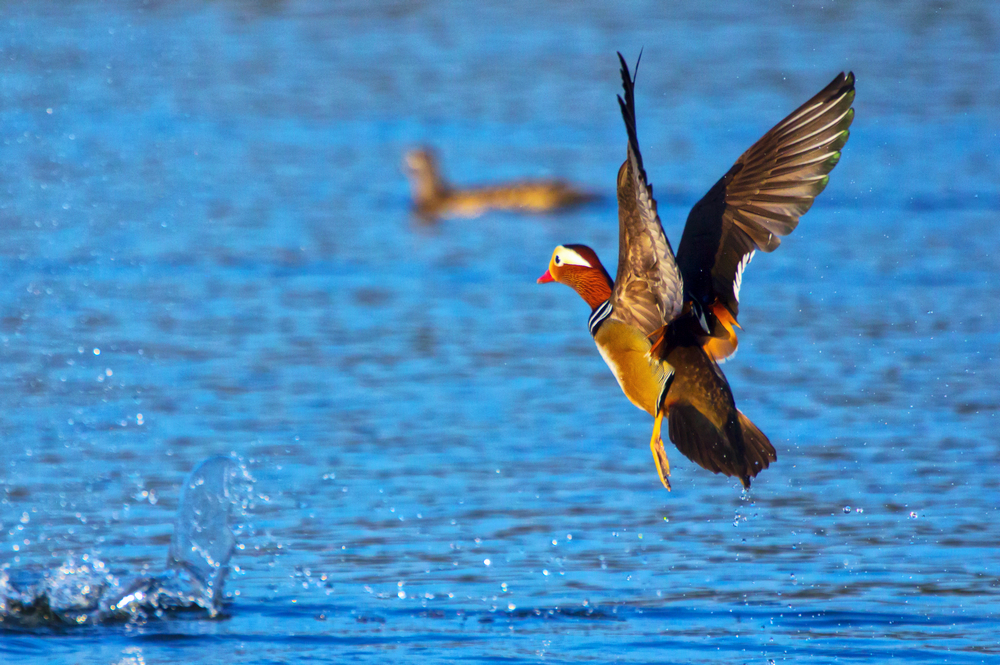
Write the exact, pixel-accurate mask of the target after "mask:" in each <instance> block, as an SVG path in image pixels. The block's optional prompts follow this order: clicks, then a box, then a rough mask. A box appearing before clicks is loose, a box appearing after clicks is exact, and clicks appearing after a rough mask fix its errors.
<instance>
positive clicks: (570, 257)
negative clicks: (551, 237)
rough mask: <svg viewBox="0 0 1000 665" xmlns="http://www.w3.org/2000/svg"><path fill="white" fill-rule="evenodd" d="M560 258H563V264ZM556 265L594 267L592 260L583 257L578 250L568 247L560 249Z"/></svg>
mask: <svg viewBox="0 0 1000 665" xmlns="http://www.w3.org/2000/svg"><path fill="white" fill-rule="evenodd" d="M559 259H562V264H560V263H559ZM556 265H567V266H585V267H587V268H593V266H592V265H590V261H588V260H587V259H585V258H583V257H582V256H580V254H579V253H578V252H574V251H573V250H572V249H569V248H568V247H563V248H561V249H560V250H559V254H558V255H556Z"/></svg>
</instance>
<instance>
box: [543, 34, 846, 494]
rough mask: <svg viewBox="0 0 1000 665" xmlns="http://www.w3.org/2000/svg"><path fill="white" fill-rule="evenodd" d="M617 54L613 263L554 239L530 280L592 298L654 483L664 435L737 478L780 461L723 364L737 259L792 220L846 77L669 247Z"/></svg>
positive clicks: (771, 245)
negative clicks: (643, 431)
mask: <svg viewBox="0 0 1000 665" xmlns="http://www.w3.org/2000/svg"><path fill="white" fill-rule="evenodd" d="M618 58H619V60H620V62H621V74H622V82H623V85H624V89H625V92H624V99H623V98H622V97H619V98H618V102H619V104H620V106H621V111H622V116H623V118H624V120H625V127H626V130H627V132H628V147H627V157H626V159H625V163H624V164H622V166H621V168H620V169H619V171H618V222H619V240H618V270H617V275H616V277H615V279H614V281H612V280H611V276H610V275H609V274H608V272H607V271H606V270H605V269H604V266H602V265H601V262H600V260H599V259H598V258H597V254H596V253H595V252H594V250H592V249H591V248H589V247H587V246H585V245H560V246H559V247H556V248H555V251H554V252H553V253H552V258H551V260H550V261H549V268H548V270H547V271H546V272H545V274H544V275H542V276H541V277H540V278H538V282H539V283H544V282H560V283H563V284H567V285H569V286H571V287H573V289H574V290H575V291H576V292H577V293H579V294H580V296H581V297H582V298H583V299H584V300H585V301H586V302H587V304H588V305H589V306H590V307H591V310H592V313H591V316H590V321H589V327H590V333H591V335H593V337H594V342H595V343H596V344H597V348H598V350H599V351H600V353H601V356H602V357H603V358H604V360H605V362H606V363H607V365H608V367H609V368H610V369H611V371H612V373H613V374H614V375H615V378H616V379H617V380H618V384H619V385H620V386H621V388H622V391H623V392H624V393H625V396H626V397H628V398H629V400H630V401H631V402H632V403H633V404H635V405H636V406H637V407H638V408H640V409H643V410H644V411H646V412H648V413H649V414H650V415H651V416H653V417H654V418H655V423H654V427H653V435H652V437H651V439H650V447H651V449H652V451H653V459H654V461H655V463H656V468H657V471H658V472H659V476H660V480H661V482H662V483H663V485H664V486H665V487H666V488H667V489H670V482H669V480H668V476H669V474H670V466H669V463H668V461H667V456H666V452H665V451H664V447H663V441H662V440H661V438H660V426H661V422H662V420H663V418H664V417H666V418H667V420H668V428H669V433H670V440H671V441H673V443H674V445H676V446H677V448H678V449H679V450H680V451H681V452H682V453H684V455H685V456H687V457H688V458H689V459H691V460H692V461H693V462H695V463H697V464H698V465H700V466H702V467H703V468H705V469H708V470H709V471H713V472H715V473H723V474H725V475H727V476H735V477H737V478H739V480H740V482H741V483H742V484H743V487H744V488H749V487H750V481H751V479H752V478H753V477H754V476H756V475H757V474H758V473H760V471H762V470H763V469H766V468H767V467H768V465H769V464H770V463H771V462H774V461H775V460H776V459H777V453H776V452H775V450H774V446H772V445H771V443H770V441H768V439H767V437H766V436H764V434H763V433H762V432H761V431H760V430H759V429H758V428H757V427H756V426H755V425H754V424H753V423H752V422H750V420H749V419H748V418H747V417H746V416H744V415H743V413H741V412H740V411H739V410H738V409H737V408H736V403H735V400H734V399H733V394H732V391H731V390H730V388H729V382H728V381H727V380H726V377H725V375H724V374H723V373H722V369H721V368H720V367H719V364H718V363H719V362H722V361H723V360H724V359H725V358H727V357H729V356H731V355H732V354H733V353H734V352H735V351H736V346H737V339H736V333H735V330H734V328H738V327H740V326H739V323H737V320H736V316H737V314H738V313H739V295H740V286H741V284H742V279H743V270H744V269H745V268H746V266H747V264H749V263H750V259H751V258H752V257H753V254H754V252H755V251H757V250H758V249H760V250H763V251H765V252H771V251H774V250H775V249H776V248H777V247H778V245H779V244H780V242H781V240H780V238H779V237H778V236H784V235H788V234H789V233H791V232H792V230H794V229H795V227H796V226H797V225H798V221H799V217H801V216H802V215H803V214H805V212H806V211H807V210H809V208H810V206H812V203H813V200H814V199H815V197H816V196H817V195H818V194H819V193H820V192H822V191H823V188H824V187H826V184H827V181H828V180H829V175H828V174H829V173H830V171H831V170H832V169H833V167H834V166H835V165H836V164H837V162H838V161H839V159H840V150H841V148H843V147H844V145H845V144H846V143H847V138H848V135H849V131H848V128H849V127H850V125H851V122H852V120H853V119H854V110H853V109H852V108H851V105H852V103H853V102H854V75H853V74H843V73H841V74H840V75H838V76H837V77H836V78H835V79H834V80H833V81H832V82H831V83H830V84H829V85H828V86H827V87H826V88H824V89H823V90H822V91H821V92H820V93H819V94H817V95H816V96H815V97H813V98H812V99H810V100H809V101H808V102H806V103H805V104H803V105H802V106H801V107H799V108H798V109H797V110H796V111H795V112H794V113H792V114H791V115H789V116H788V117H787V118H785V119H784V120H782V121H781V122H780V123H778V125H776V126H775V127H774V128H773V129H771V131H769V132H768V133H767V134H765V135H764V136H763V137H762V138H761V139H760V140H759V141H757V143H755V144H754V145H753V146H752V147H751V148H750V149H749V150H747V151H746V152H745V153H744V154H743V155H742V156H741V157H740V158H739V159H738V160H737V161H736V164H735V165H734V166H733V167H732V168H731V169H729V172H728V173H726V175H725V176H723V177H722V179H720V180H719V181H718V182H717V183H716V184H715V185H714V186H713V187H712V188H711V189H710V190H709V192H708V194H706V195H705V196H704V198H702V199H701V201H699V202H698V203H697V204H695V206H694V208H693V209H692V210H691V213H690V214H689V215H688V219H687V224H686V225H685V227H684V234H683V235H682V236H681V244H680V247H679V251H678V252H677V255H676V257H675V255H674V251H673V248H672V247H671V245H670V241H669V240H667V237H666V235H665V234H664V231H663V226H662V225H661V223H660V218H659V214H658V212H657V206H656V200H655V199H654V198H653V187H652V185H650V184H649V182H648V181H647V179H646V172H645V169H644V168H643V164H642V155H641V154H640V153H639V141H638V137H637V134H636V127H635V98H634V84H635V79H634V78H631V77H630V75H629V71H628V66H627V65H626V64H625V61H624V59H622V57H621V54H620V53H619V54H618Z"/></svg>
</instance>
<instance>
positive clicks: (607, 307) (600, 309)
mask: <svg viewBox="0 0 1000 665" xmlns="http://www.w3.org/2000/svg"><path fill="white" fill-rule="evenodd" d="M609 316H611V300H605V301H604V302H602V303H601V304H600V305H598V306H597V307H596V308H595V309H594V311H593V312H592V313H591V314H590V320H589V321H587V327H588V328H590V334H591V336H593V335H596V334H597V329H598V328H600V327H601V324H602V323H604V320H605V319H607V318H608V317H609Z"/></svg>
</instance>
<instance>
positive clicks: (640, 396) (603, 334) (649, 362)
mask: <svg viewBox="0 0 1000 665" xmlns="http://www.w3.org/2000/svg"><path fill="white" fill-rule="evenodd" d="M594 342H596V343H597V350H598V351H600V352H601V357H602V358H604V362H606V363H607V365H608V367H609V368H610V369H611V373H612V374H614V375H615V378H616V379H617V380H618V385H620V386H621V388H622V392H623V393H625V397H628V398H629V401H630V402H632V403H633V404H635V405H636V406H637V407H638V408H640V409H642V410H643V411H645V412H647V413H648V414H649V415H651V416H652V415H655V414H656V400H657V399H659V397H660V392H661V391H662V390H663V384H664V382H665V381H666V377H667V372H666V371H665V365H664V363H662V362H660V361H657V360H654V359H652V358H650V357H649V348H650V343H649V340H648V339H646V336H645V335H643V334H642V332H641V331H640V330H639V329H638V328H635V327H634V326H630V325H627V324H624V323H621V322H620V321H616V320H614V319H608V320H607V321H605V322H604V323H602V324H601V327H600V328H598V329H597V332H596V334H595V335H594Z"/></svg>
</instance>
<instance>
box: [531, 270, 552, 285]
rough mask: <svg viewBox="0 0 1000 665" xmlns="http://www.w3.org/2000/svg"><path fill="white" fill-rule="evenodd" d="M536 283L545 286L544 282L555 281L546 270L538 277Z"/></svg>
mask: <svg viewBox="0 0 1000 665" xmlns="http://www.w3.org/2000/svg"><path fill="white" fill-rule="evenodd" d="M536 281H537V283H538V284H545V283H546V282H554V281H556V280H555V279H553V278H552V273H550V272H549V271H548V270H546V271H545V274H544V275H542V276H541V277H539V278H538V279H537V280H536Z"/></svg>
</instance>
